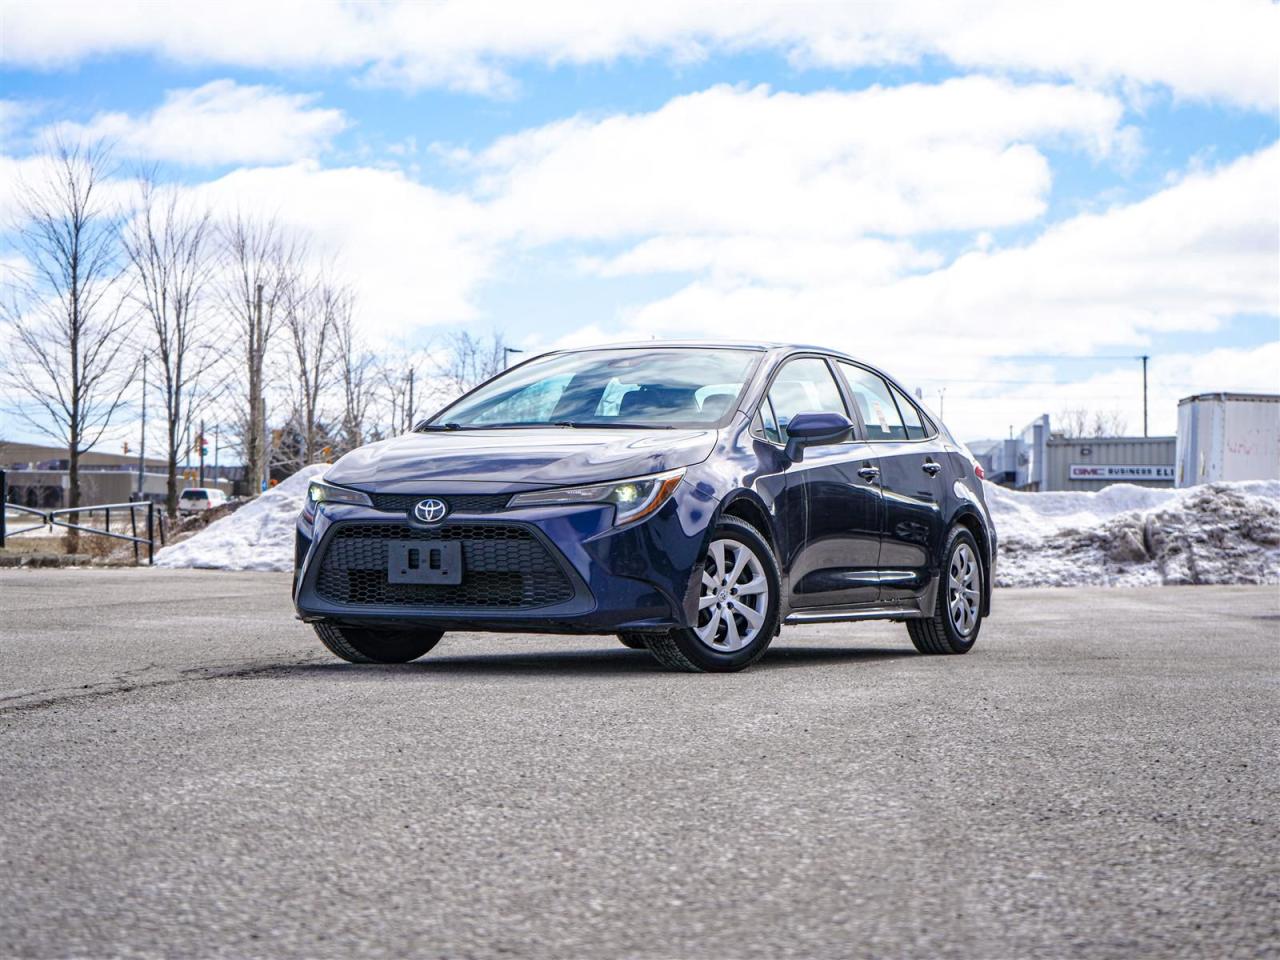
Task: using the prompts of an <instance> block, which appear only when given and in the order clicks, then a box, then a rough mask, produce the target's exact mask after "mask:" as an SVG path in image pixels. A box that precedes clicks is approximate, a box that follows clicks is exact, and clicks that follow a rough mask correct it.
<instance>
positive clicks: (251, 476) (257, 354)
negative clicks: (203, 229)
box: [221, 213, 302, 490]
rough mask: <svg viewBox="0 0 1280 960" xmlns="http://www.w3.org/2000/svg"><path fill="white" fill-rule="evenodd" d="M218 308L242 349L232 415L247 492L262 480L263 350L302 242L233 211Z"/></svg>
mask: <svg viewBox="0 0 1280 960" xmlns="http://www.w3.org/2000/svg"><path fill="white" fill-rule="evenodd" d="M221 236H222V246H223V251H222V252H223V259H224V263H223V270H222V278H221V288H222V290H221V293H222V300H223V305H224V307H225V309H226V312H227V314H228V316H229V318H230V320H231V322H232V324H233V325H234V329H235V331H236V336H237V339H238V340H239V342H240V349H241V350H242V351H243V353H242V360H243V364H244V365H243V367H242V368H241V369H242V371H243V378H242V380H241V383H240V387H241V399H242V406H241V409H240V412H239V415H238V416H237V418H236V419H237V420H238V422H239V426H240V430H241V434H240V438H241V447H242V448H243V453H244V461H245V477H246V479H247V480H248V483H249V489H250V490H256V489H257V487H258V484H259V483H261V482H262V481H263V480H264V479H265V478H266V466H267V436H266V432H267V428H266V390H265V386H266V384H265V372H266V361H267V350H268V348H269V347H270V345H271V342H272V338H273V337H274V336H275V333H276V331H277V328H278V327H279V323H280V318H281V315H282V314H283V313H284V308H285V298H286V296H287V294H288V292H289V289H290V287H291V285H292V284H293V283H294V282H295V279H296V276H297V272H298V270H297V264H298V261H299V260H300V259H301V257H302V246H301V244H300V243H299V242H298V241H297V240H295V239H293V238H291V237H289V236H287V235H286V232H285V230H284V229H283V228H282V227H281V226H280V224H279V223H278V222H277V221H276V220H275V219H259V218H254V217H250V216H247V215H245V214H242V213H237V214H236V215H235V216H234V217H233V218H231V220H229V221H228V222H227V223H225V224H223V226H222V229H221Z"/></svg>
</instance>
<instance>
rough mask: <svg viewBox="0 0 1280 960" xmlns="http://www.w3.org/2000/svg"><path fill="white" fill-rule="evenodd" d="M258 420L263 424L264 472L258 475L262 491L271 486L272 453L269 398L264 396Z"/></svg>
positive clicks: (259, 407)
mask: <svg viewBox="0 0 1280 960" xmlns="http://www.w3.org/2000/svg"><path fill="white" fill-rule="evenodd" d="M258 422H259V423H260V424H261V425H262V430H261V432H260V433H259V436H260V437H261V438H262V473H261V476H259V477H258V483H259V485H260V487H261V489H262V491H264V492H265V491H266V489H267V488H268V487H269V486H271V453H270V447H269V446H268V445H267V398H266V397H263V398H262V402H261V403H259V404H258Z"/></svg>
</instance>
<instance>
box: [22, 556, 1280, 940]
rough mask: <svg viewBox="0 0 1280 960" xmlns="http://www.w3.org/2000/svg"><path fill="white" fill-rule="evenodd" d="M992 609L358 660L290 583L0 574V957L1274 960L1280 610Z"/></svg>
mask: <svg viewBox="0 0 1280 960" xmlns="http://www.w3.org/2000/svg"><path fill="white" fill-rule="evenodd" d="M995 602H996V612H995V617H993V618H992V619H991V620H989V621H988V622H987V624H986V625H985V627H984V630H983V635H982V637H981V639H980V641H979V643H978V645H977V647H976V648H975V650H974V652H973V653H971V654H970V655H968V656H965V657H955V658H939V657H921V656H917V655H916V654H915V652H914V651H913V649H912V648H911V646H910V644H909V642H908V641H907V637H906V632H905V630H904V629H903V628H902V627H901V626H900V625H893V624H859V625H853V624H849V625H840V624H828V625H823V626H814V627H806V628H803V629H788V630H785V631H784V632H783V635H782V637H781V638H780V639H779V641H777V642H776V643H775V645H774V647H773V648H772V650H771V651H770V653H769V654H768V655H767V656H766V657H765V658H764V659H763V660H762V661H761V662H760V663H759V664H758V665H757V666H756V667H754V668H753V669H751V670H750V671H748V672H746V673H743V674H737V675H732V676H687V675H673V674H666V673H663V672H661V671H660V670H659V669H657V668H656V665H654V664H653V663H652V662H651V661H650V660H649V658H648V656H647V655H646V654H644V653H639V652H634V651H630V650H626V649H624V648H623V647H621V646H620V645H618V644H617V643H616V642H615V641H613V640H612V639H610V638H575V639H568V638H554V637H495V636H485V635H478V634H460V635H449V636H446V638H445V640H444V641H442V643H441V644H440V646H438V647H437V648H436V650H435V651H433V652H432V653H431V654H430V655H428V657H427V658H426V659H424V660H422V661H420V662H418V663H415V664H410V665H406V666H400V667H353V666H350V665H346V664H342V663H340V662H338V661H336V660H333V659H331V658H330V657H329V656H328V655H327V654H326V653H325V652H324V651H323V649H322V648H320V646H319V644H318V642H317V641H315V639H314V638H313V636H312V635H311V633H310V631H309V629H308V628H306V627H305V626H303V625H301V624H299V623H297V622H295V621H294V620H293V619H292V616H291V614H292V611H291V608H290V606H289V601H288V580H287V577H284V576H275V575H263V574H228V573H214V572H201V571H159V570H5V571H0V956H15V957H71V956H76V957H82V956H90V957H99V956H103V957H105V956H123V957H344V958H345V957H351V956H370V957H384V956H385V957H401V956H421V957H500V956H512V955H514V956H537V957H556V958H573V957H584V958H594V957H615V956H627V957H646V958H658V957H724V958H730V957H792V956H794V957H864V956H865V957H875V956H894V957H987V958H1003V957H1010V958H1014V957H1017V958H1021V957H1067V956H1086V957H1124V958H1132V957H1166V956H1168V957H1209V956H1212V957H1257V956H1280V869H1277V867H1278V866H1280V833H1278V831H1277V827H1276V824H1277V823H1280V810H1278V809H1277V807H1280V802H1278V800H1277V797H1280V789H1278V788H1280V782H1278V781H1280V775H1278V774H1277V765H1276V760H1275V758H1276V752H1277V751H1276V748H1277V726H1278V725H1277V719H1278V717H1280V705H1278V700H1277V682H1276V681H1277V675H1278V673H1280V670H1278V667H1280V656H1278V653H1280V591H1277V589H1276V588H1275V587H1195V588H1164V589H1149V590H1017V591H1014V590H1003V591H998V592H997V595H996V600H995Z"/></svg>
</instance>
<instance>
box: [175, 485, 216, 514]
mask: <svg viewBox="0 0 1280 960" xmlns="http://www.w3.org/2000/svg"><path fill="white" fill-rule="evenodd" d="M226 502H227V495H226V494H225V493H223V492H222V491H221V490H219V489H218V488H217V487H187V488H186V489H185V490H183V491H182V493H181V494H179V495H178V512H179V513H200V512H201V511H203V510H212V509H213V508H214V507H220V506H222V505H223V504H224V503H226Z"/></svg>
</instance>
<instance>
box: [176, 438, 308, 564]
mask: <svg viewBox="0 0 1280 960" xmlns="http://www.w3.org/2000/svg"><path fill="white" fill-rule="evenodd" d="M328 467H329V465H328V464H327V463H315V464H312V465H311V466H309V467H303V468H302V469H301V470H299V471H298V472H297V473H295V474H294V475H293V476H292V477H290V478H289V479H288V480H285V481H284V482H283V483H281V484H279V485H277V486H275V487H272V488H271V489H270V490H268V491H267V492H266V493H264V494H262V496H260V497H258V498H257V499H256V500H252V501H250V502H249V503H246V504H245V505H244V506H243V507H241V508H240V509H239V510H237V511H236V512H235V513H233V514H231V515H229V516H226V517H223V518H222V519H221V520H215V521H214V522H213V523H211V524H209V526H207V527H205V529H203V530H201V531H200V532H199V533H197V534H196V535H195V536H193V537H191V538H189V539H187V540H183V541H182V542H181V543H175V544H174V545H173V546H171V547H165V548H164V549H163V550H160V551H159V552H158V553H157V554H156V566H157V567H210V568H214V569H218V570H292V569H293V525H294V523H295V521H297V519H298V514H299V512H301V510H302V501H303V500H304V499H305V498H306V495H307V485H308V484H309V483H310V482H311V478H312V477H315V476H318V475H319V474H321V473H323V472H324V471H325V470H326V469H328Z"/></svg>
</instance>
